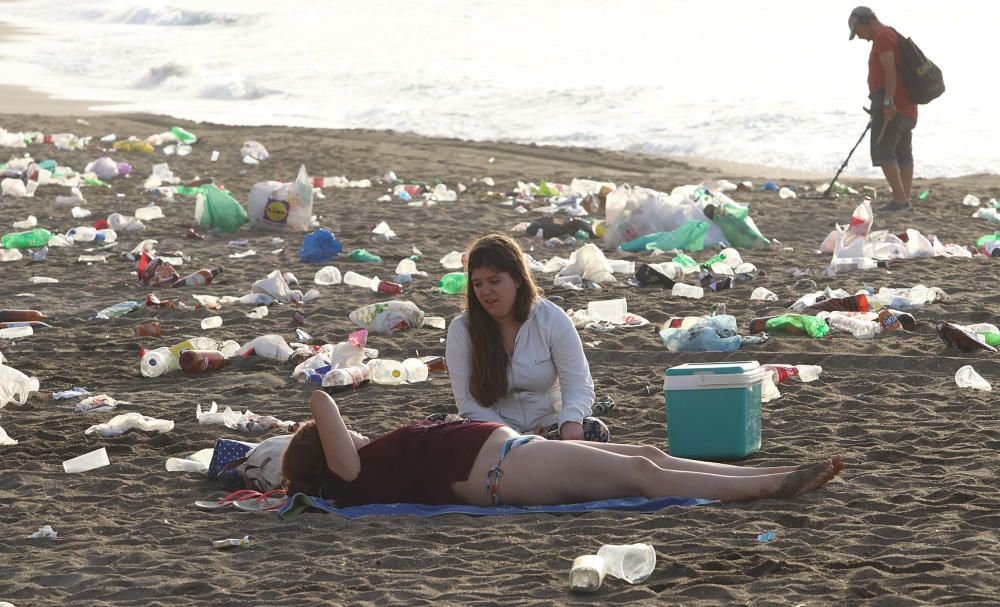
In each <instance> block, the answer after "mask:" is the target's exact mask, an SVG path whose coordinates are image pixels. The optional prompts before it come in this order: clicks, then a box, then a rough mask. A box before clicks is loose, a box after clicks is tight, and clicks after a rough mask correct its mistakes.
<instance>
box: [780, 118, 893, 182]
mask: <svg viewBox="0 0 1000 607" xmlns="http://www.w3.org/2000/svg"><path fill="white" fill-rule="evenodd" d="M861 109H863V110H864V111H865V112H866V113H867V114H868V115H869V116H870V115H871V111H870V110H869V109H868V108H861ZM870 128H872V119H871V118H868V124H866V125H865V130H863V131H861V136H860V137H858V142H857V143H855V144H854V147H853V148H851V151H850V152H848V153H847V158H844V164H842V165H840V168H839V169H837V173H836V174H835V175H834V176H833V179H831V180H830V185H828V186H826V191H825V192H823V193H822V194H804V195H802V196H799V198H804V199H806V200H824V199H830V198H833V197H834V196H833V194H834V192H833V184H835V183H837V178H838V177H840V174H841V173H843V172H844V169H846V168H847V163H848V162H850V161H851V156H853V155H854V150H856V149H858V146H859V145H861V141H862V140H863V139H864V138H865V135H867V134H868V129H870ZM882 130H883V132H884V131H885V129H884V128H883V129H882Z"/></svg>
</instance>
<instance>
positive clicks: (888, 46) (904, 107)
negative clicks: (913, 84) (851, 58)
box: [868, 27, 917, 118]
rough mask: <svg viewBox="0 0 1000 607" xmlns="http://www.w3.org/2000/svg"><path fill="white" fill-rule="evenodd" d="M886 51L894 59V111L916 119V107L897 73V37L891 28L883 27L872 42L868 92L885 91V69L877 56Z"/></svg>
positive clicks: (898, 72) (901, 77)
mask: <svg viewBox="0 0 1000 607" xmlns="http://www.w3.org/2000/svg"><path fill="white" fill-rule="evenodd" d="M886 51H892V56H893V57H895V59H896V94H895V96H894V97H893V99H892V102H893V103H894V104H895V105H896V111H897V112H899V113H900V114H903V115H904V116H910V117H911V118H916V117H917V106H916V104H914V103H913V102H912V101H910V94H909V93H908V92H906V87H905V86H903V76H902V74H901V73H900V71H899V36H898V35H897V34H896V30H894V29H892V28H891V27H883V28H882V29H881V30H879V31H878V32H877V33H876V34H875V37H874V39H873V40H872V52H871V54H870V55H868V92H873V91H877V90H879V89H885V69H884V68H883V67H882V62H881V61H879V60H878V56H879V55H880V54H882V53H884V52H886ZM876 109H881V108H872V110H876Z"/></svg>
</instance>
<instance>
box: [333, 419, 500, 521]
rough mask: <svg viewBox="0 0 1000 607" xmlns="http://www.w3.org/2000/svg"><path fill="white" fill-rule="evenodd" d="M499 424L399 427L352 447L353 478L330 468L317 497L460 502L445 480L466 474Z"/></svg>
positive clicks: (348, 501)
mask: <svg viewBox="0 0 1000 607" xmlns="http://www.w3.org/2000/svg"><path fill="white" fill-rule="evenodd" d="M502 427H503V425H502V424H495V423H492V422H474V421H461V422H452V423H447V424H445V423H437V422H417V423H414V424H409V425H407V426H403V427H402V428H398V429H396V430H393V431H392V432H389V433H388V434H383V435H382V436H380V437H378V438H376V439H375V440H373V441H372V442H370V443H369V444H367V445H365V446H364V447H362V448H360V449H358V457H359V458H360V459H361V472H360V473H359V474H358V477H357V478H356V479H354V480H353V481H351V482H349V483H348V482H346V481H344V480H343V479H341V478H340V477H338V476H337V475H335V474H332V473H331V475H330V483H329V484H328V485H327V486H326V487H324V488H323V490H322V491H321V494H322V497H324V498H325V499H330V500H333V501H334V502H335V503H336V504H337V506H340V507H346V506H360V505H363V504H396V503H408V504H458V503H461V500H460V499H459V498H458V496H456V495H455V493H454V492H453V491H452V490H451V484H452V483H456V482H460V481H465V480H468V479H469V471H470V470H472V465H473V464H474V463H475V461H476V456H477V455H479V451H480V449H482V447H483V444H484V443H485V442H486V439H487V438H489V436H490V434H492V433H493V431H494V430H496V429H497V428H502Z"/></svg>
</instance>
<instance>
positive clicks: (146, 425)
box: [83, 412, 174, 438]
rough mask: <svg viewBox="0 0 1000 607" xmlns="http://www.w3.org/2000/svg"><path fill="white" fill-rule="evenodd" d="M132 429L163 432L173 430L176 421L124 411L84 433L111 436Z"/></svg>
mask: <svg viewBox="0 0 1000 607" xmlns="http://www.w3.org/2000/svg"><path fill="white" fill-rule="evenodd" d="M132 429H137V430H143V431H144V432H159V433H161V434H162V433H164V432H170V431H171V430H173V429H174V422H173V421H171V420H168V419H156V418H154V417H146V416H145V415H141V414H139V413H135V412H132V413H123V414H122V415H116V416H115V417H112V418H111V419H109V420H108V421H107V422H105V423H103V424H95V425H93V426H91V427H89V428H87V429H86V430H84V432H83V433H84V434H94V433H97V434H99V435H100V436H103V437H105V438H109V437H112V436H120V435H122V434H124V433H126V432H128V431H129V430H132Z"/></svg>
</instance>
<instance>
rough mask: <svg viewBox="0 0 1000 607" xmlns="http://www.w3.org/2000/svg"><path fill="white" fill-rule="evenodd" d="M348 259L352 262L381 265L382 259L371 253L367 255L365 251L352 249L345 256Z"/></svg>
mask: <svg viewBox="0 0 1000 607" xmlns="http://www.w3.org/2000/svg"><path fill="white" fill-rule="evenodd" d="M347 257H348V258H349V259H352V260H354V261H363V262H367V263H382V258H381V257H379V256H378V255H375V254H373V253H369V252H368V251H367V250H366V249H354V250H353V251H351V252H350V253H348V254H347Z"/></svg>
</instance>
